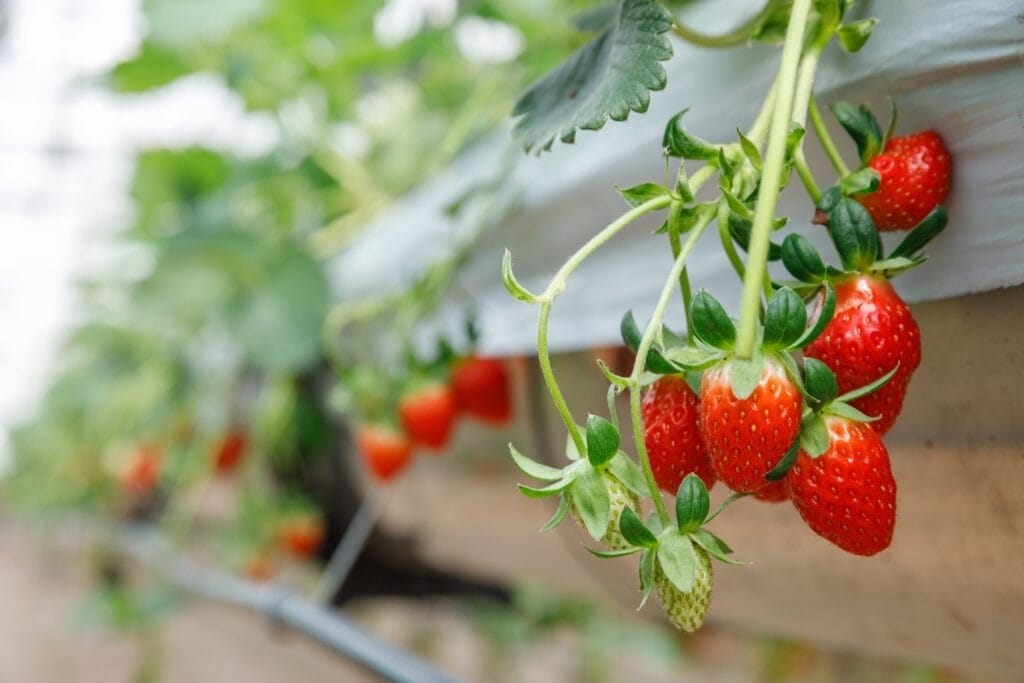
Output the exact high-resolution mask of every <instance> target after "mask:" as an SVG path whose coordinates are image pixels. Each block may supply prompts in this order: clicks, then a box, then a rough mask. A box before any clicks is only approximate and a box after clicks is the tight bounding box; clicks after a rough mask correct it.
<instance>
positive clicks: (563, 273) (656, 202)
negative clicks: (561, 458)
mask: <svg viewBox="0 0 1024 683" xmlns="http://www.w3.org/2000/svg"><path fill="white" fill-rule="evenodd" d="M702 170H703V169H702ZM695 175H696V174H695ZM671 202H672V197H670V196H668V195H665V196H663V197H655V198H654V199H651V200H648V201H646V202H644V203H643V204H640V205H639V206H635V207H633V208H632V209H630V210H629V211H627V212H626V213H624V214H622V215H621V216H619V217H618V218H617V219H615V220H614V221H612V222H611V223H609V224H608V225H607V226H606V227H605V228H604V229H603V230H601V232H599V233H597V234H596V235H594V236H593V237H591V238H590V240H589V241H588V242H587V243H586V244H584V245H583V246H582V247H581V248H580V249H579V251H577V252H576V253H575V254H573V255H572V256H571V257H570V258H569V260H568V261H566V262H565V263H564V264H563V265H562V267H561V268H560V269H559V270H558V272H557V273H555V276H554V277H553V278H552V279H551V283H550V284H549V285H548V287H547V289H546V290H544V293H543V294H542V295H541V296H540V297H539V299H540V314H539V316H538V319H537V360H538V361H539V363H540V369H541V374H542V375H543V376H544V383H545V384H547V387H548V392H549V393H550V394H551V400H553V401H554V403H555V408H556V409H557V410H558V414H559V416H561V418H562V422H564V423H565V428H566V429H567V430H569V436H570V437H571V438H572V441H573V443H574V444H575V445H576V449H577V451H579V453H580V454H581V455H582V454H584V453H586V452H587V449H586V444H585V443H584V441H583V435H582V434H580V430H579V428H578V427H577V425H576V422H575V420H573V417H572V412H571V411H570V410H569V405H568V403H566V401H565V396H564V395H563V394H562V390H561V389H560V388H559V386H558V381H557V380H556V379H555V373H554V370H552V368H551V356H550V354H549V352H548V320H549V319H550V317H551V306H552V304H554V301H555V298H557V297H558V295H559V294H561V293H562V292H563V291H565V284H566V281H567V280H568V279H569V276H570V275H572V273H573V271H575V270H576V269H577V268H579V267H580V264H581V263H583V261H585V260H586V258H587V257H588V256H590V255H591V254H593V253H594V252H595V251H597V250H598V249H600V248H601V247H602V246H604V244H605V243H606V242H607V241H608V240H610V239H611V238H612V237H614V236H615V234H616V233H618V232H619V231H620V230H622V229H623V228H625V227H626V226H627V225H629V224H630V223H632V222H633V221H635V220H636V219H638V218H640V217H641V216H643V215H644V214H646V213H650V212H651V211H657V210H658V209H664V208H665V207H666V206H668V205H669V204H670V203H671Z"/></svg>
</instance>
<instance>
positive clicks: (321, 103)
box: [3, 0, 589, 552]
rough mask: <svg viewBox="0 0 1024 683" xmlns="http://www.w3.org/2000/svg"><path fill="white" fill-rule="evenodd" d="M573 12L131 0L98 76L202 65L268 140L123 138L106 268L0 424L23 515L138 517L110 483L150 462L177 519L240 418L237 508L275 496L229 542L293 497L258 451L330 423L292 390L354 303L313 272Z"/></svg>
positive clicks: (508, 82)
mask: <svg viewBox="0 0 1024 683" xmlns="http://www.w3.org/2000/svg"><path fill="white" fill-rule="evenodd" d="M588 4H589V3H587V2H586V1H585V0H530V1H529V2H520V1H519V0H468V1H465V2H455V0H417V1H413V0H390V1H389V2H386V3H381V2H377V1H373V2H371V1H369V0H359V1H356V0H348V1H346V2H342V3H339V2H337V1H336V0H217V1H216V2H211V1H209V0H144V2H142V5H141V10H142V11H141V17H140V19H141V21H142V31H143V36H144V37H143V39H142V42H141V44H140V45H139V48H138V51H137V54H135V55H134V56H131V57H130V58H128V59H127V60H125V61H123V62H122V63H120V64H118V65H116V66H115V67H114V68H113V69H112V70H110V72H109V73H108V74H107V75H106V77H105V78H104V79H103V82H102V83H101V84H100V85H101V86H102V87H105V88H108V89H110V90H112V91H114V92H116V93H119V94H121V95H122V96H124V97H128V98H130V97H133V96H135V95H138V94H142V93H147V92H151V91H154V90H157V89H160V88H163V87H167V86H170V85H173V84H177V83H181V82H185V81H187V80H188V79H190V78H197V77H201V78H211V77H212V78H214V79H216V80H217V81H218V82H220V83H222V84H223V86H224V87H226V88H227V89H229V90H230V91H231V92H233V93H235V94H236V95H237V96H238V97H239V98H240V99H241V101H242V102H243V103H244V106H245V108H246V109H247V110H248V111H249V112H250V113H251V115H252V116H262V117H264V118H265V119H267V120H269V121H270V122H271V124H272V126H271V128H272V133H273V134H272V135H271V136H270V137H271V139H272V143H271V144H270V145H269V146H267V147H266V148H265V149H260V150H257V151H249V152H246V151H234V152H229V151H225V150H222V149H208V148H200V147H188V148H179V149H142V150H139V151H138V155H137V163H136V170H135V175H134V179H133V181H132V186H131V199H132V201H133V203H134V217H133V220H131V221H130V222H129V223H128V224H126V225H124V226H123V229H122V230H120V231H119V232H118V233H117V234H116V240H117V246H118V249H119V252H118V253H119V254H120V258H119V266H118V267H117V268H114V269H111V270H110V271H109V272H107V273H104V275H103V276H102V277H100V278H97V279H95V280H92V281H89V282H84V283H82V293H81V300H80V307H79V312H80V320H79V324H78V325H77V328H76V329H75V331H74V333H73V334H72V335H71V336H70V338H69V339H68V340H67V342H66V344H65V347H64V349H63V352H62V354H61V357H60V359H59V364H58V367H57V368H56V369H55V371H54V373H53V376H54V379H53V382H52V385H51V386H50V388H49V391H48V392H47V394H46V396H45V399H44V400H43V402H42V404H41V406H40V408H39V410H38V412H37V414H36V415H35V417H33V418H32V419H31V420H29V421H28V422H27V423H25V424H23V425H22V426H21V427H20V428H19V429H17V430H16V431H15V432H13V433H12V436H11V442H12V446H13V448H12V451H13V456H14V457H13V467H12V471H11V472H10V474H9V476H8V478H7V481H6V482H5V486H4V489H3V493H4V495H5V497H6V498H7V499H9V500H11V501H13V502H15V503H17V504H19V505H21V506H22V509H24V510H32V511H34V512H39V513H47V514H52V513H59V514H64V513H66V512H67V511H68V510H69V509H70V510H74V511H76V512H83V511H88V512H92V513H98V514H99V515H100V516H101V518H102V517H106V518H108V519H111V520H117V519H123V518H124V517H125V516H126V515H127V516H132V515H137V514H143V515H146V514H151V513H152V512H153V510H151V509H148V508H146V509H142V510H140V509H137V508H138V507H139V505H140V502H139V501H138V500H132V497H131V496H130V495H128V494H126V492H125V489H126V485H125V482H126V481H128V480H130V479H131V478H132V477H136V478H137V477H138V476H149V474H148V472H149V469H154V468H155V469H154V471H155V479H156V480H157V481H158V482H159V486H158V488H159V490H160V493H161V496H162V497H163V498H164V499H165V500H163V501H162V503H161V505H163V504H165V503H167V501H168V500H169V501H170V503H171V506H172V512H173V506H174V505H176V504H177V503H176V501H177V500H179V499H181V498H183V497H185V496H182V495H179V494H183V493H185V492H187V491H188V490H189V489H190V488H201V487H202V482H204V481H206V480H207V479H209V478H210V474H211V464H210V458H209V456H208V454H209V453H210V451H211V449H215V448H216V447H217V440H218V439H219V438H221V436H222V435H223V434H224V433H225V432H226V431H228V430H230V429H232V428H234V427H235V426H237V425H244V426H245V428H246V430H247V438H248V443H247V447H248V450H249V451H251V452H252V453H251V454H252V455H254V456H263V460H262V463H263V465H262V466H261V465H259V464H256V463H259V462H260V460H259V459H258V458H255V457H250V458H248V459H247V461H246V463H244V466H243V470H244V471H243V474H242V476H240V477H239V479H240V481H241V483H242V486H241V489H242V493H241V494H240V495H241V496H242V500H243V502H241V503H239V506H240V508H241V507H246V506H248V507H249V508H253V507H254V506H255V507H257V508H262V509H265V508H278V514H276V515H275V514H269V515H268V514H257V513H255V512H253V510H252V509H250V510H249V511H248V512H247V513H246V514H244V515H238V516H237V517H238V518H239V519H244V520H246V521H245V523H244V526H246V527H247V528H246V529H241V528H238V529H235V531H234V533H235V536H237V537H240V538H245V539H257V540H251V541H246V542H250V543H251V544H252V545H253V546H254V548H253V549H252V552H259V550H258V548H259V546H260V544H261V543H265V542H266V539H267V538H268V537H269V536H270V535H271V533H272V532H271V527H272V525H273V524H274V519H275V518H280V517H282V516H287V515H286V513H287V510H289V509H291V508H294V507H295V506H296V505H298V506H299V507H301V506H302V503H301V501H300V502H298V503H297V502H296V500H300V498H301V497H300V496H299V493H298V492H297V491H296V490H292V489H290V488H288V487H285V486H282V485H281V484H280V482H274V481H271V480H272V479H273V477H268V476H267V470H268V468H267V467H266V465H267V463H271V464H273V463H275V462H278V463H279V462H280V461H281V460H285V459H287V458H289V457H295V456H296V455H298V454H301V453H307V454H308V453H309V452H313V451H316V450H318V449H315V448H314V449H303V448H300V447H299V445H300V444H299V441H300V440H301V439H303V438H306V439H307V440H309V439H314V440H315V439H316V438H318V437H317V434H320V435H321V437H322V436H323V432H324V430H325V429H326V427H325V426H324V425H323V416H322V415H321V414H319V413H318V412H317V411H316V410H314V409H312V408H310V407H309V406H308V405H304V403H303V397H302V396H301V394H300V392H299V391H298V388H297V387H298V384H299V382H300V379H301V377H303V376H304V375H308V373H309V372H311V371H313V370H315V369H316V368H318V367H321V366H323V365H324V363H325V360H330V359H331V358H332V356H331V354H330V353H329V351H330V349H327V350H326V351H327V352H325V348H324V341H323V329H324V321H325V318H326V317H327V316H328V313H329V311H330V310H331V309H332V307H343V306H345V305H346V303H350V302H345V301H344V300H341V299H340V298H339V297H338V295H337V293H333V296H334V298H333V300H332V292H331V289H330V286H329V282H328V279H327V277H326V275H325V264H326V263H327V262H328V261H329V260H330V258H331V257H332V256H333V255H335V254H337V253H338V252H339V251H340V250H343V249H344V248H345V247H346V245H347V244H348V243H349V242H350V240H351V239H352V238H353V237H354V236H355V235H357V234H358V233H359V231H360V230H361V229H362V228H363V227H364V226H365V225H366V224H367V223H368V222H369V221H370V220H371V219H372V218H373V217H374V216H375V215H377V214H378V212H380V211H381V210H382V209H384V208H385V207H387V206H388V205H389V203H390V202H392V201H393V200H395V199H396V198H398V197H400V196H401V195H402V194H403V193H405V192H407V191H408V190H410V189H411V188H413V187H414V186H416V185H417V184H418V183H420V182H422V181H424V180H425V179H426V178H428V177H430V176H431V174H433V173H435V172H437V171H438V170H439V169H442V168H444V167H445V165H446V164H447V163H448V162H449V161H451V159H452V158H453V157H455V156H456V155H457V154H459V152H460V151H462V150H464V149H465V148H466V147H467V146H468V145H471V144H473V143H474V142H475V141H477V140H479V139H481V138H482V137H484V136H486V135H488V134H489V133H491V132H492V131H494V129H495V128H496V126H498V125H499V124H500V123H501V122H502V121H503V120H504V119H506V118H507V116H508V113H509V111H510V109H511V104H512V102H513V100H514V98H515V96H516V95H517V94H518V92H520V90H521V89H522V87H523V86H524V85H525V84H527V83H528V82H529V81H530V80H531V79H533V78H536V77H537V76H538V75H539V74H541V73H543V72H544V71H545V70H547V69H548V68H550V67H551V66H552V65H553V64H555V63H557V62H558V61H559V60H560V59H562V58H563V57H564V56H565V55H566V54H568V53H569V52H570V51H571V50H572V49H574V48H575V47H576V46H578V45H579V44H581V43H582V42H583V41H584V40H585V39H586V37H587V36H586V34H584V33H581V32H580V31H579V30H577V29H575V28H573V25H572V23H571V21H570V18H571V17H572V16H574V15H575V14H576V13H578V12H579V11H580V10H581V9H583V8H585V7H586V6H587V5H588ZM525 46H530V48H529V49H524V48H525ZM380 267H381V268H385V267H386V264H380ZM451 267H454V266H449V267H448V270H449V271H450V269H451ZM442 275H443V276H444V277H441V278H438V277H436V276H437V274H436V273H434V274H428V275H427V276H426V277H425V279H424V281H421V282H419V283H414V284H413V285H412V287H413V288H415V287H417V286H419V287H423V288H424V289H425V290H430V296H429V297H425V296H423V295H422V293H420V295H415V294H416V293H415V292H413V293H412V294H413V295H411V296H408V297H402V296H399V297H394V298H393V299H391V300H389V305H390V306H391V308H395V307H401V306H404V307H407V308H409V307H411V308H418V309H422V308H426V307H429V305H430V304H431V302H436V300H437V298H439V297H440V296H443V295H444V292H443V285H444V284H445V283H446V282H447V277H448V276H450V272H447V271H446V272H445V273H442ZM496 276H497V275H496ZM438 283H440V285H441V287H440V290H441V291H438V290H439V286H438ZM393 312H394V311H392V313H393ZM422 313H423V311H420V310H413V311H412V312H411V313H408V312H407V314H406V315H405V317H406V318H408V319H412V320H415V319H416V318H417V316H419V315H422ZM346 362H348V363H349V364H350V365H351V364H352V363H353V362H356V363H358V362H359V359H358V358H356V359H355V360H354V361H353V359H352V358H347V359H346ZM336 370H339V372H337V373H335V376H336V377H339V378H356V379H357V380H358V381H362V382H363V383H364V384H373V382H374V381H375V380H374V376H373V374H372V372H369V373H368V371H365V369H362V370H361V369H360V368H358V367H355V368H353V367H348V368H345V369H344V372H342V371H341V369H340V368H336ZM368 376H369V379H367V377H368ZM359 378H362V379H359ZM147 458H148V460H147ZM140 463H141V464H140ZM147 468H149V469H147ZM261 472H262V474H261ZM140 473H141V474H140ZM128 488H131V487H130V486H129V487H128ZM172 493H173V494H175V495H171V494H172ZM245 501H248V502H247V503H246V502H245ZM152 503H153V501H148V502H147V505H151V504H152ZM143 507H144V508H145V507H146V506H143ZM180 514H185V513H180ZM165 517H166V518H168V519H174V518H175V515H174V514H170V515H168V516H165ZM253 520H264V522H263V523H262V526H261V527H260V528H259V529H257V530H255V531H254V530H253V529H252V527H253V525H254V522H253ZM236 521H237V520H236ZM238 524H239V525H240V524H242V522H238ZM259 539H262V540H259Z"/></svg>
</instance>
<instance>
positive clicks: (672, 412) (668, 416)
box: [640, 375, 715, 494]
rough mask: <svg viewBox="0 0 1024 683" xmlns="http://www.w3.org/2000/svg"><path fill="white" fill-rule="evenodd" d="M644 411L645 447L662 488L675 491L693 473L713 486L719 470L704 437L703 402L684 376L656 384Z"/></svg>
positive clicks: (644, 403)
mask: <svg viewBox="0 0 1024 683" xmlns="http://www.w3.org/2000/svg"><path fill="white" fill-rule="evenodd" d="M640 410H641V413H642V414H643V421H644V446H645V447H646V448H647V457H648V458H649V459H650V461H651V469H652V470H653V471H654V480H655V481H656V482H658V486H659V487H660V488H661V490H663V491H666V492H668V493H671V494H675V492H676V491H678V490H679V484H680V483H682V481H683V478H684V477H686V475H687V474H689V473H690V472H695V473H696V474H697V476H698V477H700V478H701V479H702V480H703V481H704V485H705V486H707V487H708V488H709V489H710V488H711V487H712V486H714V485H715V473H714V472H712V471H711V461H710V460H708V453H707V450H706V449H705V448H704V442H703V441H701V438H700V401H699V399H698V398H697V395H696V394H695V393H693V390H692V389H690V386H689V385H688V384H687V383H686V380H685V379H684V378H683V376H682V375H665V376H664V377H662V378H661V379H659V380H658V381H657V382H655V383H654V384H652V385H651V388H650V389H648V390H647V393H646V394H645V395H644V401H643V404H642V405H641V408H640Z"/></svg>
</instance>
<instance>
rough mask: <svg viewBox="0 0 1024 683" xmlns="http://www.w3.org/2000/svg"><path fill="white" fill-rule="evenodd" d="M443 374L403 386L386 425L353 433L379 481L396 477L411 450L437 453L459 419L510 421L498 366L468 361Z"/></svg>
mask: <svg viewBox="0 0 1024 683" xmlns="http://www.w3.org/2000/svg"><path fill="white" fill-rule="evenodd" d="M445 369H446V371H447V372H446V373H445V374H446V375H447V376H446V379H444V380H440V379H436V378H433V379H426V380H421V381H417V382H414V383H413V384H412V385H411V386H409V387H407V388H406V389H405V390H404V391H403V392H402V395H401V397H400V398H399V400H398V405H397V409H396V411H395V413H396V414H395V415H394V416H393V418H392V419H391V420H390V421H383V420H382V421H377V422H370V423H366V424H363V425H362V426H360V427H359V429H358V430H357V432H356V445H357V446H358V448H359V451H360V453H362V456H363V460H364V462H365V463H366V466H367V468H368V469H369V471H370V472H371V473H372V474H373V475H374V477H375V478H376V479H378V480H379V481H382V482H386V481H390V480H392V479H393V478H394V477H396V476H397V475H398V474H399V473H400V472H402V471H403V470H404V469H405V468H406V466H407V465H408V464H409V463H410V461H411V460H412V456H413V453H414V452H415V450H416V448H423V449H425V450H427V451H431V452H435V453H436V452H441V451H443V450H444V449H445V448H446V447H447V446H448V443H449V441H450V440H451V435H452V432H453V431H454V428H455V423H456V419H457V417H458V416H459V415H460V414H461V415H466V416H469V417H472V418H475V419H477V420H480V421H482V422H484V423H486V424H490V425H495V426H500V425H503V424H506V423H507V422H508V421H509V420H510V419H511V418H512V395H511V390H510V385H509V378H508V372H507V371H506V369H505V366H504V365H502V363H501V362H500V361H498V360H496V359H494V358H482V357H479V356H470V357H468V358H464V359H462V360H459V361H456V362H455V363H454V364H453V365H451V366H450V367H446V368H445ZM434 374H437V373H434Z"/></svg>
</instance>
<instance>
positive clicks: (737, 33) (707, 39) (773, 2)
mask: <svg viewBox="0 0 1024 683" xmlns="http://www.w3.org/2000/svg"><path fill="white" fill-rule="evenodd" d="M781 4H782V3H781V2H780V0H769V2H767V3H765V6H764V7H763V8H762V9H761V11H760V12H758V13H757V14H756V15H755V16H753V17H751V18H750V19H749V20H748V21H746V22H745V23H744V24H743V25H742V26H740V27H738V28H737V29H735V30H733V31H729V32H728V33H724V34H722V35H720V36H709V35H707V34H706V33H700V32H699V31H694V30H693V29H691V28H688V27H686V26H684V25H683V24H681V23H679V22H678V21H677V22H676V24H675V26H673V27H672V30H673V31H675V33H676V35H678V36H679V37H680V38H682V39H683V40H686V41H688V42H691V43H693V44H694V45H700V46H702V47H732V46H734V45H740V44H742V43H745V42H747V40H749V39H750V36H751V35H752V34H753V33H754V31H755V30H756V29H757V28H758V27H759V26H761V24H762V23H763V22H764V20H765V19H767V18H768V17H769V16H770V15H771V13H772V12H774V11H775V9H776V8H777V7H778V6H779V5H781Z"/></svg>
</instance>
